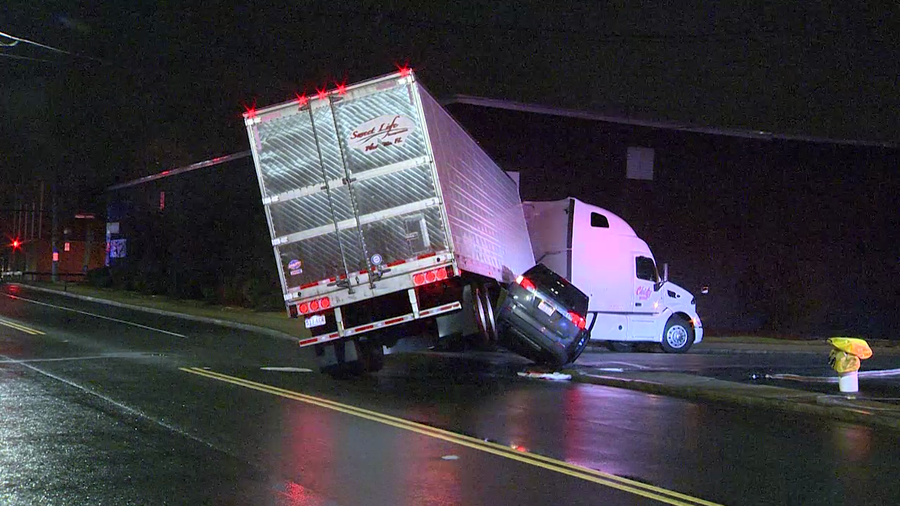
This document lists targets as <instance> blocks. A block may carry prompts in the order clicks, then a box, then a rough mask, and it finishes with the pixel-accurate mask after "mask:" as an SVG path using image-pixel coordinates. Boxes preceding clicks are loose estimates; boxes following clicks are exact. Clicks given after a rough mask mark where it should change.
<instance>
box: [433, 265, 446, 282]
mask: <svg viewBox="0 0 900 506" xmlns="http://www.w3.org/2000/svg"><path fill="white" fill-rule="evenodd" d="M435 272H436V273H437V278H438V281H443V280H445V279H447V268H446V267H441V268H440V269H438V270H437V271H435Z"/></svg>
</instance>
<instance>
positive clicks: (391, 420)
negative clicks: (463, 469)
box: [180, 367, 721, 506]
mask: <svg viewBox="0 0 900 506" xmlns="http://www.w3.org/2000/svg"><path fill="white" fill-rule="evenodd" d="M180 370H182V371H184V372H188V373H191V374H196V375H199V376H204V377H207V378H210V379H214V380H218V381H223V382H225V383H231V384H233V385H237V386H241V387H244V388H249V389H252V390H257V391H260V392H265V393H268V394H272V395H277V396H279V397H284V398H287V399H292V400H296V401H300V402H304V403H306V404H311V405H314V406H319V407H322V408H326V409H331V410H334V411H339V412H341V413H346V414H350V415H354V416H357V417H359V418H364V419H367V420H371V421H374V422H378V423H382V424H385V425H390V426H392V427H397V428H400V429H404V430H408V431H411V432H415V433H418V434H422V435H425V436H429V437H433V438H436V439H441V440H443V441H447V442H450V443H454V444H458V445H461V446H465V447H468V448H472V449H475V450H479V451H483V452H486V453H490V454H493V455H498V456H501V457H505V458H508V459H512V460H516V461H519V462H523V463H526V464H530V465H533V466H537V467H540V468H543V469H547V470H550V471H554V472H557V473H561V474H565V475H568V476H572V477H575V478H579V479H582V480H586V481H590V482H593V483H597V484H600V485H603V486H606V487H610V488H614V489H617V490H621V491H624V492H628V493H632V494H635V495H639V496H642V497H646V498H648V499H653V500H655V501H659V502H662V503H666V504H672V505H674V506H696V505H703V506H721V505H720V504H718V503H714V502H710V501H706V500H704V499H700V498H696V497H692V496H689V495H686V494H682V493H679V492H675V491H672V490H667V489H664V488H661V487H656V486H654V485H649V484H647V483H642V482H639V481H635V480H629V479H628V478H622V477H621V476H616V475H614V474H608V473H604V472H601V471H595V470H593V469H587V468H584V467H578V466H575V465H572V464H569V463H567V462H563V461H560V460H556V459H552V458H549V457H545V456H543V455H538V454H535V453H529V452H521V451H517V450H513V449H511V448H509V447H507V446H503V445H501V444H497V443H491V442H487V441H483V440H481V439H477V438H473V437H470V436H465V435H463V434H457V433H455V432H450V431H446V430H443V429H438V428H436V427H431V426H428V425H424V424H420V423H416V422H411V421H409V420H404V419H402V418H396V417H393V416H390V415H385V414H383V413H378V412H376V411H369V410H367V409H363V408H358V407H356V406H350V405H347V404H341V403H339V402H335V401H330V400H328V399H322V398H319V397H313V396H311V395H306V394H301V393H299V392H294V391H291V390H285V389H283V388H278V387H274V386H271V385H266V384H264V383H257V382H254V381H250V380H246V379H243V378H237V377H234V376H228V375H226V374H222V373H218V372H215V371H211V370H207V369H201V368H198V367H181V368H180Z"/></svg>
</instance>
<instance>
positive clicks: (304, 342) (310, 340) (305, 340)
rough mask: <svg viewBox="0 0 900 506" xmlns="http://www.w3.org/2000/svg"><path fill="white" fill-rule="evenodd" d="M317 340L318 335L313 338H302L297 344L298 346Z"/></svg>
mask: <svg viewBox="0 0 900 506" xmlns="http://www.w3.org/2000/svg"><path fill="white" fill-rule="evenodd" d="M318 340H319V338H318V337H314V338H312V339H304V340H302V341H300V342H299V343H297V344H298V345H300V346H304V345H307V344H312V343H314V342H316V341H318Z"/></svg>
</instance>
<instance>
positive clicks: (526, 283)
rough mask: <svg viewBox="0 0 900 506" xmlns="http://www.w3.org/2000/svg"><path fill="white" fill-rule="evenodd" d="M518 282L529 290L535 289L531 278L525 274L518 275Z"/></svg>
mask: <svg viewBox="0 0 900 506" xmlns="http://www.w3.org/2000/svg"><path fill="white" fill-rule="evenodd" d="M516 283H518V284H519V286H521V287H522V288H524V289H526V290H528V291H529V292H533V291H535V287H534V283H532V282H531V280H529V279H528V278H526V277H525V276H519V277H517V278H516Z"/></svg>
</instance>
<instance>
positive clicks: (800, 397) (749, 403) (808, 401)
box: [563, 371, 900, 430]
mask: <svg viewBox="0 0 900 506" xmlns="http://www.w3.org/2000/svg"><path fill="white" fill-rule="evenodd" d="M563 372H565V373H567V374H571V375H572V381H573V382H578V383H589V384H593V385H603V386H609V387H615V388H624V389H628V390H636V391H640V392H645V393H650V394H657V395H665V396H669V397H678V398H682V399H691V400H694V399H699V400H706V401H714V402H721V403H727V404H732V405H736V406H742V407H752V408H762V409H767V410H772V411H780V412H787V413H795V414H802V415H816V416H822V417H828V418H833V419H836V420H840V421H845V422H852V423H859V424H865V425H872V426H878V427H888V428H891V429H898V430H900V418H896V417H886V416H880V415H879V414H878V413H877V411H879V410H882V411H894V412H896V411H897V408H895V407H894V406H890V405H884V404H881V403H878V402H864V403H863V402H857V403H852V401H847V400H846V399H844V398H843V397H840V396H838V397H840V398H836V397H835V396H832V395H826V394H815V393H809V392H804V391H797V390H790V389H786V388H780V387H764V388H767V389H780V390H784V392H785V397H784V398H772V397H764V396H754V395H752V394H751V395H741V394H736V393H732V392H727V391H725V390H723V389H720V388H704V387H702V386H687V385H679V386H673V385H669V384H666V383H660V382H656V381H651V380H646V379H636V378H635V379H629V378H621V377H614V376H604V375H594V374H585V373H581V372H577V371H563ZM722 383H727V382H724V381H723V382H722ZM752 388H760V387H754V386H750V385H741V389H752ZM842 403H846V404H843V405H842Z"/></svg>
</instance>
